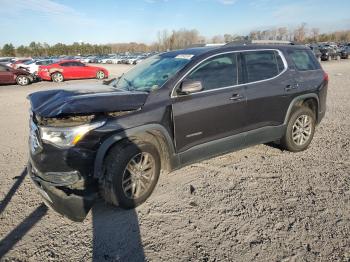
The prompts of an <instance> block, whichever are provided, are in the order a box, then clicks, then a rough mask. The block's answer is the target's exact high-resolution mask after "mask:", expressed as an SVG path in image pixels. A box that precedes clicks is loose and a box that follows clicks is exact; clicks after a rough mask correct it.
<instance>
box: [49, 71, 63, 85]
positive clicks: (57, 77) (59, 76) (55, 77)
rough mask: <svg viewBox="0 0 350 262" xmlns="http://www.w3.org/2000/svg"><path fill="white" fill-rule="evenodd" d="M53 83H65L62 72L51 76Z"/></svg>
mask: <svg viewBox="0 0 350 262" xmlns="http://www.w3.org/2000/svg"><path fill="white" fill-rule="evenodd" d="M51 79H52V82H55V83H61V82H63V81H64V77H63V75H62V74H61V73H60V72H56V73H53V74H52V75H51Z"/></svg>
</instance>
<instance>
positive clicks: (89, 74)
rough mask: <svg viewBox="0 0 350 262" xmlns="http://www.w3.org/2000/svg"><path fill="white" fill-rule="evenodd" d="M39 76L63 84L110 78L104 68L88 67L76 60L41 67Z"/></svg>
mask: <svg viewBox="0 0 350 262" xmlns="http://www.w3.org/2000/svg"><path fill="white" fill-rule="evenodd" d="M38 76H39V77H40V78H41V79H43V80H48V81H50V80H52V81H53V82H62V81H64V80H68V79H83V78H97V79H104V78H108V71H107V70H106V69H105V68H103V67H96V66H88V65H85V64H83V63H81V62H79V61H76V60H63V61H60V62H57V63H55V64H50V65H47V66H40V67H39V70H38Z"/></svg>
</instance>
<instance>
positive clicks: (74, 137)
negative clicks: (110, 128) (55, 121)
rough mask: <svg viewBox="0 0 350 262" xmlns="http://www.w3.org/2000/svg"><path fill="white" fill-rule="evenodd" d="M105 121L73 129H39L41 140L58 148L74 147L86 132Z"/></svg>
mask: <svg viewBox="0 0 350 262" xmlns="http://www.w3.org/2000/svg"><path fill="white" fill-rule="evenodd" d="M105 123H106V121H97V122H93V123H89V124H85V125H80V126H74V127H48V126H46V127H40V135H41V139H42V140H43V141H44V142H48V143H51V144H54V145H57V146H59V147H64V148H68V147H72V146H74V145H76V144H77V143H78V142H79V141H80V140H81V139H82V138H83V137H84V136H85V135H86V134H87V133H88V132H90V131H91V130H94V129H96V128H99V127H101V126H103V125H104V124H105Z"/></svg>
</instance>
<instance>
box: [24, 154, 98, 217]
mask: <svg viewBox="0 0 350 262" xmlns="http://www.w3.org/2000/svg"><path fill="white" fill-rule="evenodd" d="M27 170H28V173H29V175H30V178H31V179H32V181H33V183H34V185H35V187H36V188H37V190H38V191H39V193H40V195H41V196H42V198H43V200H44V202H45V204H46V205H47V206H49V207H51V208H52V209H53V210H55V211H56V212H58V213H60V214H61V215H63V216H65V217H67V218H69V219H71V220H73V221H76V222H81V221H83V220H84V219H85V217H86V215H87V214H88V213H89V211H90V209H91V207H92V206H93V204H94V203H95V201H96V199H97V198H98V193H97V192H96V191H95V190H93V189H88V188H83V189H82V190H81V189H79V190H75V189H70V188H69V187H63V186H55V185H53V184H52V183H50V182H47V181H45V180H43V179H42V178H41V176H40V175H38V174H37V172H39V171H37V170H36V169H35V168H34V167H33V165H32V163H31V161H29V163H28V168H27Z"/></svg>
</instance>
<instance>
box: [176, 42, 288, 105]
mask: <svg viewBox="0 0 350 262" xmlns="http://www.w3.org/2000/svg"><path fill="white" fill-rule="evenodd" d="M256 51H276V52H277V53H278V54H279V55H280V57H281V59H282V62H283V64H284V69H283V70H282V71H281V72H280V73H279V74H278V75H276V76H274V77H271V78H267V79H263V80H259V81H254V82H249V83H244V84H237V85H232V86H224V87H219V88H215V89H210V90H204V91H200V92H196V93H192V94H188V95H180V96H178V95H176V92H175V89H176V87H177V86H178V85H179V83H180V82H182V81H183V80H184V79H185V78H186V77H187V76H188V75H189V74H190V73H192V72H193V71H194V69H196V68H197V66H198V65H200V64H201V63H203V62H205V61H207V60H208V59H211V58H213V57H216V56H219V55H225V54H232V53H244V52H256ZM237 69H238V67H237ZM287 70H288V63H287V60H286V58H285V56H284V54H283V53H282V52H281V50H278V49H252V50H235V51H227V52H221V53H217V54H215V55H211V56H209V57H207V58H205V59H204V60H201V61H199V62H198V63H196V64H195V65H194V66H193V67H192V68H191V69H190V70H189V71H188V72H187V73H186V74H185V75H184V76H183V77H181V79H180V80H179V81H177V82H176V84H175V85H174V87H173V89H172V91H171V96H170V98H176V97H184V96H190V95H197V94H203V93H209V92H214V91H217V90H224V89H228V88H233V87H240V86H247V85H252V84H257V83H262V82H266V81H270V80H273V79H275V78H277V77H279V76H281V75H282V74H284V73H285V72H286V71H287Z"/></svg>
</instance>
